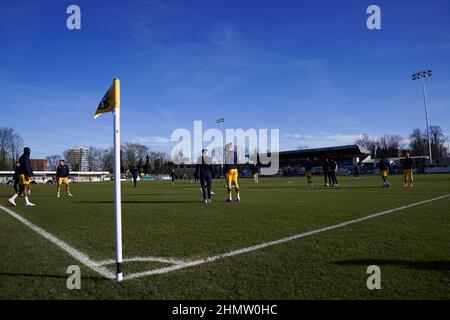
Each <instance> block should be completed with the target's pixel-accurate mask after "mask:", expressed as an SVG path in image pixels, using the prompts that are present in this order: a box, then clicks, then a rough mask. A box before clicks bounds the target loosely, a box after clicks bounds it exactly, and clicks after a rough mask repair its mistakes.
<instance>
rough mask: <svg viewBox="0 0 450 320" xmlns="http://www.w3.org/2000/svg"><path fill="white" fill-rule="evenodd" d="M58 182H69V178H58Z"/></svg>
mask: <svg viewBox="0 0 450 320" xmlns="http://www.w3.org/2000/svg"><path fill="white" fill-rule="evenodd" d="M58 184H69V178H58Z"/></svg>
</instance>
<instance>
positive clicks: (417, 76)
mask: <svg viewBox="0 0 450 320" xmlns="http://www.w3.org/2000/svg"><path fill="white" fill-rule="evenodd" d="M430 76H432V72H431V70H425V71H419V72H416V73H414V74H413V75H412V80H418V79H422V91H423V102H424V104H425V121H426V124H427V139H428V153H429V156H430V165H433V156H432V155H431V140H430V126H429V124H428V103H427V92H426V90H425V78H428V77H430Z"/></svg>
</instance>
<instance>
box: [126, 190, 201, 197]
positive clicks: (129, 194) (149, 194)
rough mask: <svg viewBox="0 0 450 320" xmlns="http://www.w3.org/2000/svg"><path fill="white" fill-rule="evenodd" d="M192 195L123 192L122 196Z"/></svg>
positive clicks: (182, 194)
mask: <svg viewBox="0 0 450 320" xmlns="http://www.w3.org/2000/svg"><path fill="white" fill-rule="evenodd" d="M199 192H200V190H199ZM190 195H192V193H122V196H190Z"/></svg>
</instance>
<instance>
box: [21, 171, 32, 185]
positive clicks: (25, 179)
mask: <svg viewBox="0 0 450 320" xmlns="http://www.w3.org/2000/svg"><path fill="white" fill-rule="evenodd" d="M30 183H31V179H30V177H26V176H25V175H24V174H19V184H20V185H23V186H28V185H29V184H30Z"/></svg>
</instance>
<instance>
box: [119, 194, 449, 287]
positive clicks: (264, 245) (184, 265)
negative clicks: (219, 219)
mask: <svg viewBox="0 0 450 320" xmlns="http://www.w3.org/2000/svg"><path fill="white" fill-rule="evenodd" d="M447 197H450V194H447V195H443V196H440V197H436V198H432V199H429V200H424V201H420V202H415V203H412V204H408V205H405V206H401V207H398V208H395V209H390V210H386V211H382V212H378V213H373V214H369V215H367V216H364V217H361V218H357V219H353V220H348V221H345V222H342V223H338V224H335V225H332V226H328V227H324V228H320V229H316V230H312V231H307V232H304V233H300V234H296V235H293V236H290V237H285V238H281V239H279V240H274V241H269V242H264V243H261V244H258V245H255V246H251V247H246V248H241V249H237V250H233V251H230V252H226V253H222V254H219V255H215V256H211V257H208V258H205V259H199V260H194V261H191V262H184V263H180V264H176V265H174V266H170V267H165V268H160V269H155V270H149V271H144V272H138V273H132V274H129V275H128V276H125V277H124V280H131V279H136V278H140V277H145V276H150V275H156V274H164V273H168V272H172V271H176V270H180V269H185V268H189V267H193V266H197V265H200V264H205V263H208V262H213V261H216V260H219V259H222V258H226V257H232V256H237V255H240V254H243V253H247V252H252V251H256V250H259V249H263V248H267V247H270V246H274V245H277V244H280V243H285V242H288V241H292V240H296V239H299V238H304V237H307V236H311V235H314V234H318V233H322V232H325V231H330V230H334V229H338V228H342V227H345V226H348V225H351V224H354V223H358V222H361V221H365V220H369V219H373V218H376V217H379V216H383V215H386V214H389V213H393V212H397V211H400V210H404V209H408V208H412V207H415V206H419V205H422V204H426V203H430V202H433V201H437V200H441V199H444V198H447Z"/></svg>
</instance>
